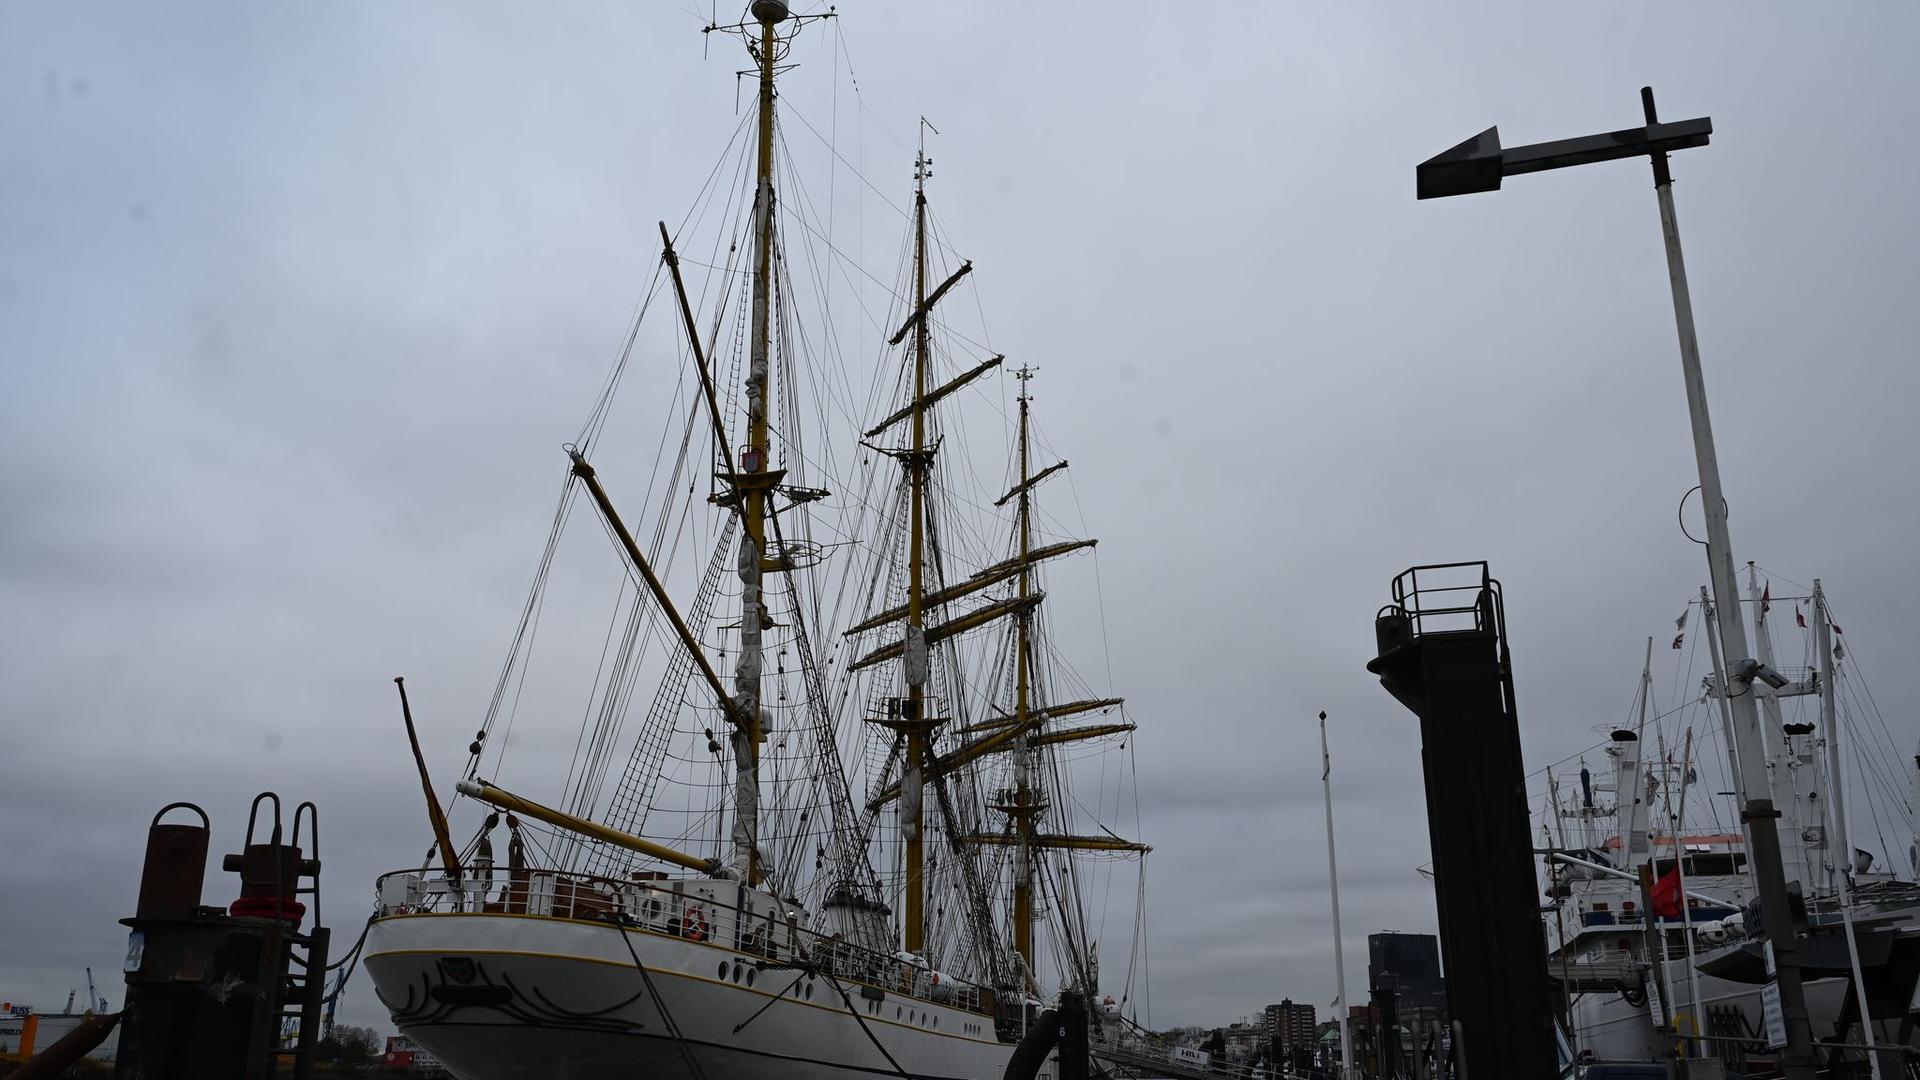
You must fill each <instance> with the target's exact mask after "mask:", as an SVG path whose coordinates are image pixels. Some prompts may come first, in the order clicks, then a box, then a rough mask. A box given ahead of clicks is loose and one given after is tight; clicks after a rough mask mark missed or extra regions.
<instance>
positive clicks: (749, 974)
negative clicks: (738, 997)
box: [747, 968, 753, 986]
mask: <svg viewBox="0 0 1920 1080" xmlns="http://www.w3.org/2000/svg"><path fill="white" fill-rule="evenodd" d="M747 985H748V986H752V985H753V969H752V968H748V969H747Z"/></svg>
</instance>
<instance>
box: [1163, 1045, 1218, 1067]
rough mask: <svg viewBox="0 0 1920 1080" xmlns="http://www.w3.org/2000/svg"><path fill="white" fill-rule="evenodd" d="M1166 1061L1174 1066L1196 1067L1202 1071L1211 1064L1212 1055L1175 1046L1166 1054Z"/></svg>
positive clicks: (1203, 1051) (1186, 1047)
mask: <svg viewBox="0 0 1920 1080" xmlns="http://www.w3.org/2000/svg"><path fill="white" fill-rule="evenodd" d="M1167 1059H1168V1060H1169V1061H1171V1062H1173V1063H1174V1064H1175V1065H1198V1066H1200V1067H1201V1068H1203V1069H1204V1068H1206V1067H1207V1066H1208V1065H1210V1064H1211V1063H1212V1062H1213V1055H1212V1054H1209V1053H1207V1052H1206V1051H1205V1050H1195V1049H1193V1048H1192V1047H1190V1046H1176V1047H1174V1048H1173V1050H1172V1051H1170V1052H1169V1053H1168V1054H1167Z"/></svg>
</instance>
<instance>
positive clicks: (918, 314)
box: [887, 249, 973, 345]
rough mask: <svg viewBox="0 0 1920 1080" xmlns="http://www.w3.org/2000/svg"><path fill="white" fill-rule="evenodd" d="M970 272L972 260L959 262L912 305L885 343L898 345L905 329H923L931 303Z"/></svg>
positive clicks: (931, 308)
mask: <svg viewBox="0 0 1920 1080" xmlns="http://www.w3.org/2000/svg"><path fill="white" fill-rule="evenodd" d="M923 250H924V249H923ZM972 272H973V263H972V262H964V263H961V264H960V269H958V270H955V271H954V272H953V276H952V277H950V278H948V279H947V280H945V281H943V282H941V283H940V287H939V288H937V289H935V290H933V293H932V295H930V296H927V297H925V298H924V299H922V300H921V301H920V302H919V303H918V304H916V305H914V309H913V314H911V315H909V316H907V321H906V322H903V323H901V324H900V329H898V330H896V331H894V334H893V336H892V337H890V338H888V339H887V344H889V345H898V344H900V343H901V342H902V341H905V340H906V339H907V331H909V330H912V329H914V328H915V327H920V328H921V329H923V330H924V329H925V327H926V322H927V312H929V311H932V310H933V305H935V304H937V303H939V302H940V298H941V297H942V296H945V295H947V290H948V289H951V288H953V287H954V286H955V285H957V284H959V282H960V279H961V278H963V277H966V276H967V275H968V274H970V273H972ZM920 280H921V281H922V282H924V281H925V280H926V278H925V276H924V275H922V277H921V279H920ZM922 288H925V286H924V285H922Z"/></svg>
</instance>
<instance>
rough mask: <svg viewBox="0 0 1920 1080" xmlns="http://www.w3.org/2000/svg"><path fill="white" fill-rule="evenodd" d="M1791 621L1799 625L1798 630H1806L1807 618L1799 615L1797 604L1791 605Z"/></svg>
mask: <svg viewBox="0 0 1920 1080" xmlns="http://www.w3.org/2000/svg"><path fill="white" fill-rule="evenodd" d="M1793 621H1794V622H1797V623H1799V624H1800V629H1802V630H1805V629H1806V628H1807V617H1806V616H1805V615H1802V614H1800V605H1799V604H1795V605H1793Z"/></svg>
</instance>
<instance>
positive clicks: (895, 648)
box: [847, 593, 1046, 671]
mask: <svg viewBox="0 0 1920 1080" xmlns="http://www.w3.org/2000/svg"><path fill="white" fill-rule="evenodd" d="M1044 599H1046V594H1045V593H1034V594H1033V595H1032V596H1028V597H1024V598H1023V597H1018V596H1016V597H1014V598H1012V599H1011V600H1001V601H999V602H998V603H993V604H988V605H987V606H985V607H983V608H980V609H979V610H977V611H970V612H968V613H967V614H965V615H962V616H959V617H958V618H954V619H949V620H947V621H946V622H943V623H941V624H940V625H939V626H935V627H930V628H926V630H925V633H926V639H927V644H929V645H932V644H935V643H936V642H941V641H945V640H946V639H947V638H950V637H952V636H954V635H955V634H964V633H966V632H967V631H968V630H973V629H977V628H979V627H982V626H985V625H987V624H988V623H990V622H992V621H993V620H995V619H998V618H1002V617H1004V616H1007V615H1014V614H1018V613H1020V612H1022V611H1031V610H1033V608H1035V607H1036V606H1038V605H1039V603H1040V601H1042V600H1044ZM905 651H906V643H905V642H901V641H896V642H894V643H893V644H891V645H883V646H881V647H880V648H878V649H875V650H874V651H872V652H870V653H868V654H867V655H865V656H863V657H861V658H860V659H858V660H855V661H854V662H853V663H852V664H849V665H848V666H847V670H848V671H859V670H860V669H861V668H867V667H872V666H873V665H875V664H877V663H879V662H881V661H882V660H893V659H896V658H898V657H899V656H901V655H903V654H904V653H905Z"/></svg>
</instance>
